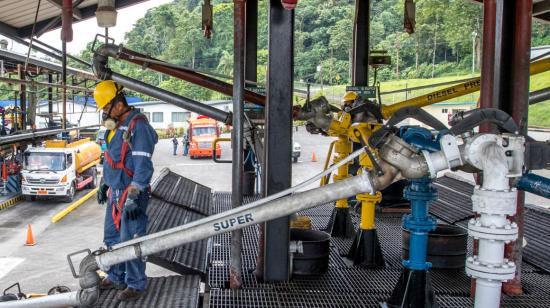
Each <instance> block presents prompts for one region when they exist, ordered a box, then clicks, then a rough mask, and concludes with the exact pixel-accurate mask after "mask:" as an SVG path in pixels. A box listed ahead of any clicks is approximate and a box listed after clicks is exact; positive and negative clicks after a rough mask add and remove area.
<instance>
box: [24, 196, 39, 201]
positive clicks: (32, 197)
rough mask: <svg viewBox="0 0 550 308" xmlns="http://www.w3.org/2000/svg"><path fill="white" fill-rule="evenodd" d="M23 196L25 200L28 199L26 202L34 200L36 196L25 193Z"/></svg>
mask: <svg viewBox="0 0 550 308" xmlns="http://www.w3.org/2000/svg"><path fill="white" fill-rule="evenodd" d="M23 197H24V198H25V201H28V202H32V201H36V196H32V195H25V196H23Z"/></svg>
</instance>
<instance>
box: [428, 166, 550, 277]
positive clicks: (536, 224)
mask: <svg viewBox="0 0 550 308" xmlns="http://www.w3.org/2000/svg"><path fill="white" fill-rule="evenodd" d="M436 186H437V189H438V191H439V200H438V201H436V202H434V203H433V204H432V205H431V206H430V213H432V214H433V215H435V216H436V217H438V218H440V219H442V220H444V221H446V222H448V223H454V224H457V225H460V226H463V227H465V226H466V222H465V221H464V220H466V219H468V218H470V217H472V202H471V194H472V193H473V190H474V186H473V185H471V184H469V183H466V182H463V181H459V180H456V179H453V178H450V177H446V176H444V177H441V178H438V179H437V182H436ZM468 213H469V214H468ZM524 219H525V229H524V236H525V238H526V239H527V246H526V247H525V249H524V250H523V259H524V260H525V261H526V262H529V263H531V264H533V265H535V266H536V267H538V268H541V269H543V270H545V271H547V272H549V273H550V258H548V255H550V246H549V245H548V242H549V241H550V211H548V210H546V209H544V208H540V207H537V206H533V205H529V204H526V205H525V212H524Z"/></svg>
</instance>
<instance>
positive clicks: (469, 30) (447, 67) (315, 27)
mask: <svg viewBox="0 0 550 308" xmlns="http://www.w3.org/2000/svg"><path fill="white" fill-rule="evenodd" d="M212 3H213V5H214V33H213V36H212V38H211V39H206V38H204V37H203V35H202V31H201V4H202V1H201V0H175V1H174V2H173V3H170V4H166V5H162V6H160V7H157V8H155V9H152V10H150V11H149V12H148V13H147V14H146V16H145V17H144V18H142V19H140V20H139V21H138V22H137V24H136V25H135V27H134V29H133V30H132V31H130V32H129V33H128V34H127V35H126V40H125V42H123V43H124V44H125V46H127V47H128V48H130V49H134V50H136V51H140V52H143V53H147V54H149V55H151V56H153V57H157V58H160V59H163V60H166V61H169V62H171V63H176V64H180V65H184V66H188V67H193V68H196V69H200V70H204V71H212V72H217V73H222V74H226V75H231V73H232V67H233V64H232V62H233V55H232V46H233V39H232V38H233V23H232V14H233V4H232V1H228V0H225V1H221V0H213V1H212ZM266 3H267V1H260V12H261V13H260V14H261V16H260V18H259V42H258V45H259V46H258V48H259V52H258V54H259V61H258V62H259V64H258V71H259V73H260V80H263V79H264V78H265V71H266V61H267V20H266V19H267V8H266ZM353 3H354V1H351V0H301V1H300V2H299V4H298V7H297V9H296V19H295V29H296V33H295V52H296V59H295V79H296V80H304V81H306V80H309V81H311V82H315V83H320V82H321V78H322V79H323V83H324V84H325V85H327V84H331V85H336V84H347V83H348V81H349V70H350V66H349V63H350V61H349V58H350V53H351V45H352V24H353V14H354V5H353ZM416 3H417V8H416V11H417V16H416V32H415V33H414V34H412V35H409V34H407V33H405V32H404V31H403V25H402V24H403V1H402V0H374V1H373V4H372V15H371V36H372V37H371V49H375V50H387V51H388V52H389V54H391V56H392V65H391V66H389V67H387V68H384V69H382V70H381V71H380V72H379V76H380V77H381V79H382V80H393V79H407V78H431V77H441V76H448V75H459V74H468V73H471V72H472V56H474V57H476V61H475V63H476V68H475V69H476V71H477V72H478V71H479V57H480V50H481V49H480V47H481V46H480V39H481V32H482V22H483V20H482V17H483V14H482V7H481V6H480V5H477V4H473V3H471V2H469V1H465V0H417V1H416ZM117 43H121V42H117ZM545 44H546V45H549V44H550V26H548V25H542V24H539V23H538V22H536V23H535V25H534V28H533V46H538V45H545ZM82 56H83V57H84V58H87V59H90V58H91V54H90V52H89V51H85V52H84V53H83V54H82ZM113 65H114V67H115V70H118V71H120V72H122V73H124V74H128V75H130V76H133V77H136V78H139V79H141V80H144V81H146V82H148V83H152V84H155V85H160V86H161V87H163V88H165V89H168V90H171V91H175V92H178V93H181V94H184V95H186V96H189V97H192V98H195V99H212V98H219V96H217V94H215V93H213V92H211V91H206V90H204V89H201V88H199V87H195V86H192V85H189V84H188V83H185V82H182V81H179V80H175V79H173V78H168V77H166V76H162V75H160V74H158V73H155V72H151V71H143V70H141V68H140V67H138V66H135V65H132V64H127V63H122V62H117V61H113ZM319 65H321V66H322V68H323V69H322V74H320V73H319V72H317V66H319Z"/></svg>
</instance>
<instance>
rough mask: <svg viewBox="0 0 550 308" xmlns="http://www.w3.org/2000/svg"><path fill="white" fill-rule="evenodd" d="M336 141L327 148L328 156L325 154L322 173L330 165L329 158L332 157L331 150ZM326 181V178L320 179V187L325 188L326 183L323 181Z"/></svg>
mask: <svg viewBox="0 0 550 308" xmlns="http://www.w3.org/2000/svg"><path fill="white" fill-rule="evenodd" d="M337 141H338V140H334V141H332V142H331V143H330V146H329V148H328V154H327V158H326V159H325V166H324V168H323V171H325V170H327V169H328V165H329V164H330V158H331V156H332V149H333V148H334V144H335V143H336V142H337ZM325 179H326V176H324V177H322V178H321V184H320V186H325V185H326V184H327V183H328V181H327V180H325Z"/></svg>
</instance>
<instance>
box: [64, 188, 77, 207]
mask: <svg viewBox="0 0 550 308" xmlns="http://www.w3.org/2000/svg"><path fill="white" fill-rule="evenodd" d="M75 193H76V186H75V184H74V183H72V184H71V188H70V189H69V191H68V192H67V195H66V196H65V197H64V198H63V202H66V203H70V202H73V200H74V195H75Z"/></svg>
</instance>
